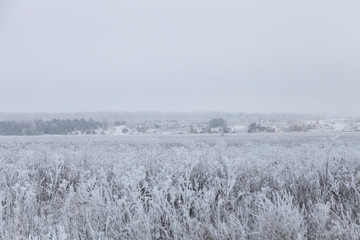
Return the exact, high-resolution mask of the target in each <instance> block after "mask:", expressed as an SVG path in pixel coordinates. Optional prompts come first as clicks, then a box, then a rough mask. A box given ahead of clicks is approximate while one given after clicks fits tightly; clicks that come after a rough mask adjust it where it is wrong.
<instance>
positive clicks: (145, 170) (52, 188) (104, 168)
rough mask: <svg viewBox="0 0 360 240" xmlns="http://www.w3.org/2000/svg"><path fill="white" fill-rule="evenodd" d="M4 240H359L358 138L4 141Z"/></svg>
mask: <svg viewBox="0 0 360 240" xmlns="http://www.w3.org/2000/svg"><path fill="white" fill-rule="evenodd" d="M0 159H1V160H0V176H1V178H0V186H1V187H0V191H1V192H0V201H1V208H0V239H359V238H360V193H359V191H360V185H359V184H360V140H359V135H358V134H356V133H351V134H350V133H348V134H339V135H324V134H310V133H308V134H278V135H273V134H272V135H271V134H270V135H269V134H253V135H250V136H249V135H238V136H225V137H220V136H201V137H198V136H196V137H195V136H192V137H190V136H182V137H181V136H178V137H173V136H170V137H169V136H167V137H166V136H161V137H158V138H153V137H144V136H143V137H135V136H133V137H124V136H122V137H108V136H107V137H101V136H91V137H79V136H78V137H75V136H68V137H65V136H64V137H56V136H54V137H50V136H48V137H1V138H0Z"/></svg>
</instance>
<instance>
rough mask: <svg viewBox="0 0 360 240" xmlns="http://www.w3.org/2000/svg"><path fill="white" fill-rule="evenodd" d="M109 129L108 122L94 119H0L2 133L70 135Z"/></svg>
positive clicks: (0, 131)
mask: <svg viewBox="0 0 360 240" xmlns="http://www.w3.org/2000/svg"><path fill="white" fill-rule="evenodd" d="M97 129H103V130H106V129H107V123H104V122H97V121H94V120H93V119H89V120H85V119H66V120H64V119H52V120H47V121H44V120H41V119H38V120H34V121H20V122H19V121H0V135H43V134H50V135H69V134H95V133H96V131H95V130H97Z"/></svg>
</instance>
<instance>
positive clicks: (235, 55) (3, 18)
mask: <svg viewBox="0 0 360 240" xmlns="http://www.w3.org/2000/svg"><path fill="white" fill-rule="evenodd" d="M359 13H360V2H359V1H357V0H354V1H346V0H342V1H338V0H337V1H331V0H316V1H314V0H301V1H288V0H286V1H285V0H284V1H277V0H274V1H268V0H254V1H253V0H251V1H250V0H247V1H241V0H236V1H235V0H234V1H232V0H229V1H212V0H196V1H194V0H192V1H190V0H182V1H170V0H163V1H159V0H153V1H148V0H141V1H139V0H129V1H122V0H104V1H98V0H51V1H49V0H31V1H28V0H19V1H17V0H0V112H38V111H41V112H44V111H51V112H56V111H98V110H103V111H116V110H119V111H122V110H131V111H139V110H149V111H151V110H156V111H169V110H170V111H209V110H216V111H236V112H301V113H320V114H323V113H324V114H338V115H350V116H360V107H358V106H357V105H358V104H359V102H360V94H359V91H360V14H359Z"/></svg>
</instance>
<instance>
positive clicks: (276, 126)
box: [0, 114, 360, 135]
mask: <svg viewBox="0 0 360 240" xmlns="http://www.w3.org/2000/svg"><path fill="white" fill-rule="evenodd" d="M139 116H141V117H139ZM139 116H135V117H137V118H135V117H134V114H132V115H131V114H128V115H126V117H127V118H126V120H111V119H105V120H99V119H96V120H93V119H92V118H88V119H85V118H80V119H78V118H73V119H69V118H67V119H60V118H53V119H35V120H24V119H21V120H0V135H140V134H221V135H225V134H235V133H248V134H253V133H286V132H336V131H347V132H354V131H360V120H359V119H326V120H313V119H311V120H304V119H299V118H290V117H286V116H284V117H283V116H274V117H272V116H267V115H265V117H263V118H261V117H259V118H258V120H256V121H254V117H253V116H252V115H242V116H240V117H236V116H233V115H228V116H229V118H228V119H227V118H225V117H215V118H208V119H206V117H204V116H203V115H195V116H196V117H197V118H194V117H193V116H188V115H180V116H176V117H178V119H164V118H165V117H166V115H165V116H163V115H159V114H158V115H156V114H153V115H150V114H147V115H144V114H143V115H139ZM149 116H150V117H149ZM249 116H250V117H249ZM156 118H158V119H156Z"/></svg>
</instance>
